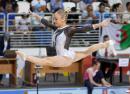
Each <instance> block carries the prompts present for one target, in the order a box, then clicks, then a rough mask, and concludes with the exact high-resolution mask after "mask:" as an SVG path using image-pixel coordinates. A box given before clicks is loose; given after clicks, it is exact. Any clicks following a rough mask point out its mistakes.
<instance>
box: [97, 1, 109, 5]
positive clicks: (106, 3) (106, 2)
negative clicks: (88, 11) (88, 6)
mask: <svg viewBox="0 0 130 94" xmlns="http://www.w3.org/2000/svg"><path fill="white" fill-rule="evenodd" d="M97 1H98V2H101V3H104V4H105V6H106V7H110V5H109V0H97Z"/></svg>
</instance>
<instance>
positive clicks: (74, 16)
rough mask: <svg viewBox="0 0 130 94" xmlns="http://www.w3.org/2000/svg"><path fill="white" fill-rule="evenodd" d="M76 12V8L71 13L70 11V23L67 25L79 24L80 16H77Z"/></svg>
mask: <svg viewBox="0 0 130 94" xmlns="http://www.w3.org/2000/svg"><path fill="white" fill-rule="evenodd" d="M76 12H77V9H76V7H72V8H71V11H70V14H68V21H67V23H69V24H71V25H75V24H77V23H78V19H79V14H75V13H76ZM71 13H72V14H71Z"/></svg>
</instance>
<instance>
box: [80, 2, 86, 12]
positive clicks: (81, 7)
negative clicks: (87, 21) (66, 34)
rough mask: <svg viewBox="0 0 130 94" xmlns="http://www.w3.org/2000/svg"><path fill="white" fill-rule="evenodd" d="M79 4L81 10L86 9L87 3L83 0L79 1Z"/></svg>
mask: <svg viewBox="0 0 130 94" xmlns="http://www.w3.org/2000/svg"><path fill="white" fill-rule="evenodd" d="M78 6H79V9H80V11H81V12H83V11H84V10H86V7H87V4H86V3H84V2H83V1H80V2H78Z"/></svg>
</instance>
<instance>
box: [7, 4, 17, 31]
mask: <svg viewBox="0 0 130 94" xmlns="http://www.w3.org/2000/svg"><path fill="white" fill-rule="evenodd" d="M13 12H14V11H13V9H12V5H11V4H7V5H6V9H5V16H6V26H7V28H8V31H15V28H14V25H15V15H14V14H11V15H9V16H8V13H13ZM7 19H8V20H7Z"/></svg>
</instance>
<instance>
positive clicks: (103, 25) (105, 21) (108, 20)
mask: <svg viewBox="0 0 130 94" xmlns="http://www.w3.org/2000/svg"><path fill="white" fill-rule="evenodd" d="M110 21H111V19H106V20H103V21H102V22H101V23H99V25H100V26H101V27H106V26H108V25H109V24H110Z"/></svg>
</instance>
